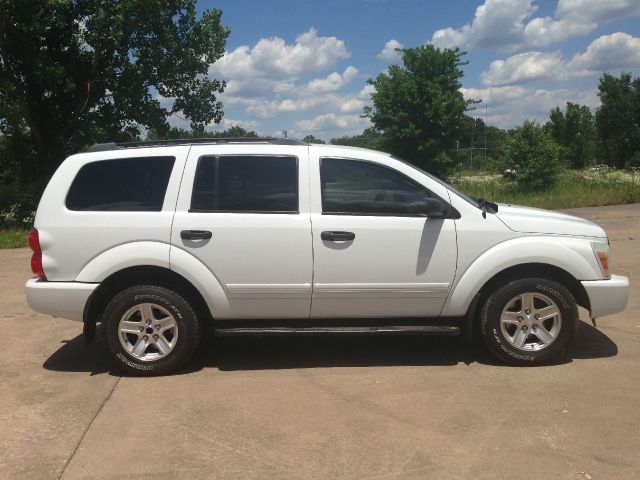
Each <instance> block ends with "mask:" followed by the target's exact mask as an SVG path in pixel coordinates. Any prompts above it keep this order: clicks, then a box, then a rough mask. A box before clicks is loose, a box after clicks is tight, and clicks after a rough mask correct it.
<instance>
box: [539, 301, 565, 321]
mask: <svg viewBox="0 0 640 480" xmlns="http://www.w3.org/2000/svg"><path fill="white" fill-rule="evenodd" d="M536 313H537V314H538V315H539V316H540V317H539V318H538V321H540V322H541V321H543V320H548V319H550V318H552V317H555V316H556V315H557V314H558V313H560V311H559V310H558V307H556V306H555V305H549V306H548V307H544V308H541V309H540V310H538V311H537V312H536Z"/></svg>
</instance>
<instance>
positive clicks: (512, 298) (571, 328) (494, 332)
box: [480, 278, 578, 365]
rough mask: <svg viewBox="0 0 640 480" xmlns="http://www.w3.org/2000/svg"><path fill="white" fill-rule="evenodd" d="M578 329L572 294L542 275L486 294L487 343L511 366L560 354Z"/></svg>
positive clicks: (484, 327) (484, 334)
mask: <svg viewBox="0 0 640 480" xmlns="http://www.w3.org/2000/svg"><path fill="white" fill-rule="evenodd" d="M554 312H555V313H554ZM536 315H537V318H536ZM547 317H548V318H547ZM577 328H578V307H577V305H576V301H575V299H574V298H573V295H572V294H571V292H570V291H569V290H568V289H567V288H566V287H564V286H563V285H561V284H559V283H557V282H554V281H552V280H547V279H544V278H525V279H522V280H515V281H512V282H510V283H507V284H506V285H505V286H503V287H501V288H498V289H497V290H495V291H494V292H493V293H491V294H490V295H489V297H488V298H487V299H486V302H485V303H484V306H483V308H482V311H481V316H480V332H481V335H482V339H483V341H484V344H485V345H486V347H487V348H488V349H489V351H491V353H493V354H494V355H495V356H496V357H497V358H498V359H500V360H502V361H503V362H505V363H507V364H509V365H543V364H546V363H550V362H553V361H556V360H558V359H560V358H561V357H562V356H564V354H565V352H566V351H567V348H568V347H569V345H570V344H571V342H572V341H573V339H574V337H575V335H576V331H577Z"/></svg>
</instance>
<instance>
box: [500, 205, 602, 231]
mask: <svg viewBox="0 0 640 480" xmlns="http://www.w3.org/2000/svg"><path fill="white" fill-rule="evenodd" d="M498 205H499V208H498V213H496V216H497V217H498V218H499V219H500V220H502V222H504V224H505V225H506V226H507V227H509V228H510V229H511V230H513V231H515V232H522V233H548V234H552V235H573V236H580V237H597V238H606V236H607V234H606V232H605V231H604V230H603V229H602V227H600V226H599V225H596V224H595V223H593V222H590V221H588V220H585V219H583V218H578V217H574V216H572V215H567V214H565V213H559V212H552V211H550V210H542V209H540V208H531V207H521V206H519V205H506V204H502V203H500V204H498Z"/></svg>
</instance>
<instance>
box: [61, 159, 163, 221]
mask: <svg viewBox="0 0 640 480" xmlns="http://www.w3.org/2000/svg"><path fill="white" fill-rule="evenodd" d="M174 162H175V157H136V158H119V159H114V160H101V161H98V162H91V163H87V164H86V165H84V166H83V167H82V168H80V171H78V174H77V175H76V178H75V179H74V180H73V183H72V184H71V188H70V189H69V192H68V193H67V200H66V205H67V208H68V209H69V210H83V211H111V212H159V211H160V210H162V204H163V203H164V195H165V193H166V190H167V184H168V183H169V177H170V176H171V170H172V169H173V163H174Z"/></svg>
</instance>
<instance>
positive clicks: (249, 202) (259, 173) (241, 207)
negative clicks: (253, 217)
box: [191, 155, 298, 213]
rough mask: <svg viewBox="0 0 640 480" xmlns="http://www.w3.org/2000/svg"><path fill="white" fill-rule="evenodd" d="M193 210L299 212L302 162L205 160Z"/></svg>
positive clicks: (283, 159) (279, 158)
mask: <svg viewBox="0 0 640 480" xmlns="http://www.w3.org/2000/svg"><path fill="white" fill-rule="evenodd" d="M191 211H192V212H239V213H242V212H244V213H250V212H254V213H298V159H297V158H296V157H291V156H268V155H231V156H221V157H201V158H200V160H199V162H198V168H197V171H196V178H195V181H194V184H193V194H192V197H191Z"/></svg>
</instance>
